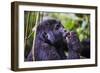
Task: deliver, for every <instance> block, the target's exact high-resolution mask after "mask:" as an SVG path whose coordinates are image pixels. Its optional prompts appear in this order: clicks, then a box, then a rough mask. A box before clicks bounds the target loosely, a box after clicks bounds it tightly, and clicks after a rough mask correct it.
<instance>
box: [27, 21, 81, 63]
mask: <svg viewBox="0 0 100 73" xmlns="http://www.w3.org/2000/svg"><path fill="white" fill-rule="evenodd" d="M66 51H67V52H68V55H66V53H65V52H66ZM79 54H80V41H79V38H78V37H77V34H76V33H75V32H73V31H70V32H68V31H67V30H65V29H64V27H63V25H62V24H61V22H60V21H58V20H56V19H46V20H43V21H42V22H40V24H39V25H38V27H37V32H36V38H35V45H34V54H33V55H32V51H31V53H30V54H29V55H28V58H27V59H28V61H30V60H32V58H33V57H32V56H34V59H35V61H42V60H63V59H79V58H80V55H79Z"/></svg>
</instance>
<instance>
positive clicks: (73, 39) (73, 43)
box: [66, 31, 81, 59]
mask: <svg viewBox="0 0 100 73" xmlns="http://www.w3.org/2000/svg"><path fill="white" fill-rule="evenodd" d="M66 40H67V45H68V58H69V59H79V58H80V55H79V53H80V47H81V45H80V40H79V38H78V36H77V33H76V32H74V31H71V32H68V33H67V37H66Z"/></svg>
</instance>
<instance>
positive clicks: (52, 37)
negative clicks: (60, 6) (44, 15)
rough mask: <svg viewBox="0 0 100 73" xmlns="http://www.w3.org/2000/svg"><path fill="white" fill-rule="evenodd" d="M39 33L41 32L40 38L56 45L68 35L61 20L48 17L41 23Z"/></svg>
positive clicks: (38, 28)
mask: <svg viewBox="0 0 100 73" xmlns="http://www.w3.org/2000/svg"><path fill="white" fill-rule="evenodd" d="M37 34H40V36H41V37H40V38H41V39H42V40H43V41H45V42H46V43H49V44H53V45H54V44H56V43H57V42H59V41H60V42H61V41H62V40H63V38H65V37H66V34H67V32H66V30H65V29H64V27H63V25H62V24H61V22H60V21H58V20H55V19H48V20H44V21H42V22H41V23H40V24H39V26H38V27H37Z"/></svg>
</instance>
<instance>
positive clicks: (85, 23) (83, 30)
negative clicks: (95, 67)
mask: <svg viewBox="0 0 100 73" xmlns="http://www.w3.org/2000/svg"><path fill="white" fill-rule="evenodd" d="M43 17H52V18H55V19H58V20H60V21H61V23H62V25H63V26H64V28H65V29H66V30H69V31H71V30H73V31H75V32H77V34H78V37H79V39H80V41H81V42H82V41H84V40H86V39H90V15H89V14H80V13H57V12H35V11H25V12H24V28H25V29H24V47H25V50H24V52H25V53H24V56H25V59H26V57H27V55H28V53H29V51H30V50H31V49H32V45H33V40H34V32H33V31H32V29H33V28H34V26H35V24H36V22H39V21H42V19H43Z"/></svg>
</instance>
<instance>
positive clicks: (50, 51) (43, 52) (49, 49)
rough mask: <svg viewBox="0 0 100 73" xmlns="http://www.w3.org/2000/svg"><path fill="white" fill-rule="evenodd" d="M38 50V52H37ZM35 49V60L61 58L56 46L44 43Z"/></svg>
mask: <svg viewBox="0 0 100 73" xmlns="http://www.w3.org/2000/svg"><path fill="white" fill-rule="evenodd" d="M37 51H38V52H37ZM37 51H35V60H36V61H42V60H60V59H61V58H60V55H59V54H58V53H57V51H56V48H54V47H53V46H51V45H49V44H47V43H42V45H41V47H40V48H38V50H37Z"/></svg>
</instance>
